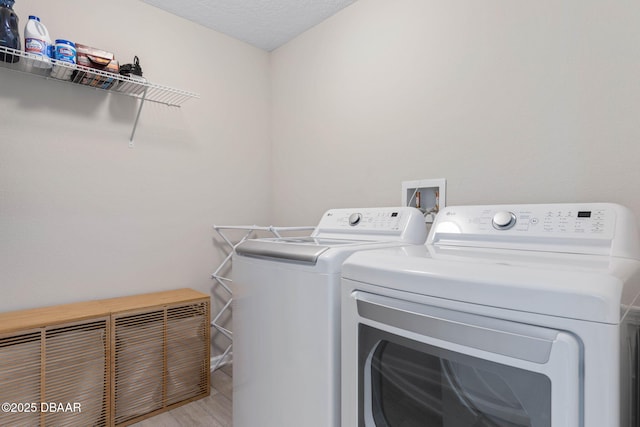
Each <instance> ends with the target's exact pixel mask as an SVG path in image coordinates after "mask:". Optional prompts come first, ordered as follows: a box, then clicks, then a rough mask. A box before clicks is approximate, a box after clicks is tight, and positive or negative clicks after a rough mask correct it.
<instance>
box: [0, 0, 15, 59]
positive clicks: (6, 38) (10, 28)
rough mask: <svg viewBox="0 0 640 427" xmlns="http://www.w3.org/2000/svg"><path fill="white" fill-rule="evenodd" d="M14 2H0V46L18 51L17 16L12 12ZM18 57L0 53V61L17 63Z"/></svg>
mask: <svg viewBox="0 0 640 427" xmlns="http://www.w3.org/2000/svg"><path fill="white" fill-rule="evenodd" d="M13 3H15V0H0V46H3V47H10V48H12V49H16V50H20V31H19V30H18V15H16V13H15V12H14V11H13ZM19 60H20V57H19V56H17V55H11V54H9V53H6V52H4V51H0V61H4V62H18V61H19Z"/></svg>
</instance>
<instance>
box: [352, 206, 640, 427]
mask: <svg viewBox="0 0 640 427" xmlns="http://www.w3.org/2000/svg"><path fill="white" fill-rule="evenodd" d="M639 259H640V243H639V238H638V231H637V222H636V219H635V218H634V217H633V215H632V214H631V213H630V211H629V210H627V209H626V208H624V207H622V206H619V205H615V204H599V203H598V204H551V205H509V206H507V205H503V206H465V207H462V206H460V207H448V208H445V209H443V210H442V211H441V212H440V213H439V214H438V217H437V219H436V221H435V223H434V225H433V227H432V229H431V231H430V234H429V237H428V239H427V244H426V245H425V246H423V247H419V246H414V247H406V248H392V249H385V250H376V251H368V252H366V253H365V252H362V253H355V254H354V255H352V256H351V257H349V258H348V259H347V260H346V261H345V263H344V265H343V272H342V274H343V281H342V283H343V286H342V373H343V377H342V425H343V426H389V427H395V426H405V425H429V426H430V427H468V426H477V427H525V426H526V427H604V426H607V427H630V426H634V427H635V426H637V425H639V424H638V423H639V422H640V421H639V413H638V409H639V401H640V397H639V390H640V382H639V380H638V367H639V366H640V352H639V346H638V340H639V336H640V327H639V325H640V303H639V301H638V296H639V294H640V261H639Z"/></svg>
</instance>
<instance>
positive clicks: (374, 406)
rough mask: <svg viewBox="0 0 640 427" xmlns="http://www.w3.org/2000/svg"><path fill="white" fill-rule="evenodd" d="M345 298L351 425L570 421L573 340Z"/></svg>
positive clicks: (448, 313)
mask: <svg viewBox="0 0 640 427" xmlns="http://www.w3.org/2000/svg"><path fill="white" fill-rule="evenodd" d="M352 297H353V298H354V299H355V300H356V306H357V310H358V315H359V316H358V317H359V319H360V320H359V325H358V326H357V327H358V337H359V338H358V350H357V353H358V360H359V365H360V366H358V372H359V380H358V383H359V386H358V389H359V394H360V396H359V398H358V401H359V407H360V408H359V416H358V419H359V422H358V424H359V425H361V426H363V425H364V426H377V427H385V426H389V427H394V426H425V425H428V426H430V427H469V426H474V427H577V426H578V425H579V414H580V408H579V402H580V390H581V387H580V384H579V381H580V380H579V378H580V371H579V370H580V363H579V361H580V345H579V343H578V341H577V340H576V338H575V337H574V336H572V335H570V334H568V333H566V332H561V331H556V330H551V329H547V328H541V327H537V326H532V325H526V324H520V323H515V322H508V321H505V320H500V319H494V318H488V317H483V316H477V315H473V314H469V313H463V312H457V311H452V310H446V309H442V308H439V307H434V306H427V305H423V304H419V303H415V302H410V301H404V300H398V299H395V298H389V297H385V296H380V295H375V294H370V293H366V292H360V291H356V292H354V293H353V294H352ZM346 369H349V368H346Z"/></svg>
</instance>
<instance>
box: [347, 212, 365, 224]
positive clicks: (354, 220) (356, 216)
mask: <svg viewBox="0 0 640 427" xmlns="http://www.w3.org/2000/svg"><path fill="white" fill-rule="evenodd" d="M361 219H362V214H359V213H354V214H351V215H350V216H349V225H351V226H354V225H358V223H359V222H360V220H361Z"/></svg>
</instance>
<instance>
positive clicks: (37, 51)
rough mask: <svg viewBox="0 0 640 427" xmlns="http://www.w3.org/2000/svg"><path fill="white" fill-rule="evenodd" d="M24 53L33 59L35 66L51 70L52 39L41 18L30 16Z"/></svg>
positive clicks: (25, 35)
mask: <svg viewBox="0 0 640 427" xmlns="http://www.w3.org/2000/svg"><path fill="white" fill-rule="evenodd" d="M24 51H25V52H26V53H28V54H29V56H30V57H31V58H33V66H34V67H37V68H51V59H50V56H51V37H49V31H47V27H45V26H44V24H43V23H42V22H40V18H38V17H37V16H33V15H30V16H29V20H28V21H27V25H25V27H24Z"/></svg>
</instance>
